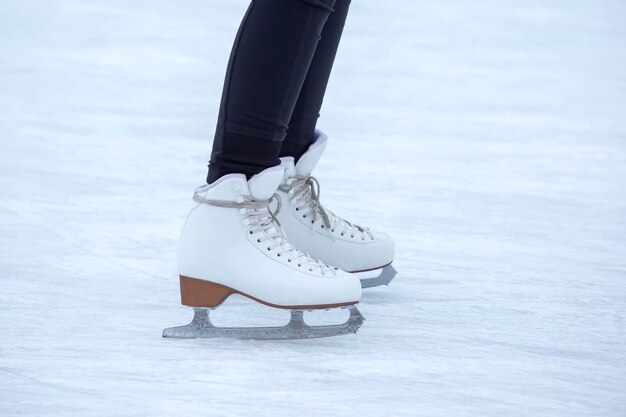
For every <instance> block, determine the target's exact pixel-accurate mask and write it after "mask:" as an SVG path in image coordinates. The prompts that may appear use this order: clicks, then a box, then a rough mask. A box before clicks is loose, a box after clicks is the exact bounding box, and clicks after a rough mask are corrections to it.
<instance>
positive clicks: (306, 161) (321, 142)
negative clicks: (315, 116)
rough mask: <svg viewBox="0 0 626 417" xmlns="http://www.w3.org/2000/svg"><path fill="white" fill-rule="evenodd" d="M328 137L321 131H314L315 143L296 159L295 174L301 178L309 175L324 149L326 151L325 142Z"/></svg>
mask: <svg viewBox="0 0 626 417" xmlns="http://www.w3.org/2000/svg"><path fill="white" fill-rule="evenodd" d="M327 140H328V136H326V134H324V133H323V132H322V131H321V130H316V131H315V142H313V144H312V145H311V146H310V147H309V149H308V150H307V151H306V152H305V153H304V155H302V156H301V157H300V159H298V163H297V164H296V174H297V175H302V176H308V175H311V172H313V169H314V168H315V166H316V165H317V163H318V162H319V160H320V158H321V157H322V154H323V153H324V149H326V142H327Z"/></svg>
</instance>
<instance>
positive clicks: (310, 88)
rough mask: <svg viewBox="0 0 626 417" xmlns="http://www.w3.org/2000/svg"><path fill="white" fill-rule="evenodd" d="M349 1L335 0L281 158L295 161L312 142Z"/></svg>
mask: <svg viewBox="0 0 626 417" xmlns="http://www.w3.org/2000/svg"><path fill="white" fill-rule="evenodd" d="M349 7H350V0H337V1H336V3H335V7H334V10H335V11H334V12H333V13H332V14H331V15H330V17H329V18H328V21H327V22H326V25H324V30H323V31H322V39H320V41H319V43H318V44H317V49H316V50H315V55H314V56H313V61H311V66H310V67H309V72H308V73H307V76H306V79H305V80H304V84H303V85H302V89H301V90H300V95H299V96H298V101H297V103H296V107H295V108H294V111H293V113H292V115H291V119H290V120H289V130H287V136H286V137H285V140H284V141H283V143H282V147H281V149H280V156H281V157H282V156H293V157H294V158H295V160H296V161H297V160H298V158H300V156H302V154H303V153H304V152H306V150H307V149H308V148H309V146H310V145H311V143H313V140H314V136H313V135H314V133H315V125H316V124H317V119H318V117H319V112H320V109H321V108H322V100H323V99H324V93H325V92H326V86H327V85H328V79H329V77H330V72H331V70H332V68H333V63H334V61H335V55H336V54H337V48H338V46H339V40H340V39H341V34H342V32H343V26H344V24H345V21H346V16H347V15H348V8H349Z"/></svg>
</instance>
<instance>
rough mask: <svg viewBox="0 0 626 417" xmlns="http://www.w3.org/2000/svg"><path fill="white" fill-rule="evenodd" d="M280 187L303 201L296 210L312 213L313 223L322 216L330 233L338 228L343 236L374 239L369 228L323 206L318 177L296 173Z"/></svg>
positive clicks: (324, 225) (324, 224)
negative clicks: (351, 221)
mask: <svg viewBox="0 0 626 417" xmlns="http://www.w3.org/2000/svg"><path fill="white" fill-rule="evenodd" d="M279 189H280V190H281V191H284V192H287V193H289V194H290V195H291V196H292V197H293V198H295V199H296V200H298V202H301V203H302V204H301V205H298V206H296V211H298V212H302V216H303V217H304V218H306V217H307V215H311V216H312V217H311V224H314V223H315V222H316V221H317V219H318V218H321V219H322V222H323V224H322V228H327V229H328V231H329V233H334V232H335V230H337V231H339V234H340V235H341V236H345V235H347V234H349V235H350V237H355V235H357V234H359V235H360V237H361V240H365V238H366V237H369V238H370V239H374V234H373V233H372V231H371V230H370V229H369V228H367V227H364V226H359V225H357V224H353V223H350V222H349V221H347V220H346V219H344V218H342V217H339V216H337V215H336V214H334V213H333V212H332V211H330V210H327V209H326V208H324V206H322V204H321V203H320V183H319V181H318V180H317V178H315V177H313V176H311V175H294V176H293V177H290V178H288V179H287V181H286V184H283V185H281V186H280V187H279ZM311 227H312V226H311Z"/></svg>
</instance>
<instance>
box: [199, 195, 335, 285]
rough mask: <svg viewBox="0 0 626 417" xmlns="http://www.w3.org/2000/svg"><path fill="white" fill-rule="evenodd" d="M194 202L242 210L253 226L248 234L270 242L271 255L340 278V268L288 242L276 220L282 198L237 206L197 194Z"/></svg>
mask: <svg viewBox="0 0 626 417" xmlns="http://www.w3.org/2000/svg"><path fill="white" fill-rule="evenodd" d="M193 200H194V201H196V202H198V203H203V204H209V205H212V206H216V207H224V208H238V209H239V211H240V212H241V214H243V215H244V216H245V219H244V223H245V224H247V225H251V226H253V228H252V229H250V231H249V232H248V233H250V234H251V235H253V236H254V237H256V240H257V243H261V242H264V241H268V246H267V251H268V252H272V251H274V250H275V249H276V250H277V251H276V252H275V253H276V256H278V257H283V256H286V257H287V262H289V263H291V262H294V263H296V264H297V265H298V267H303V266H308V270H309V271H310V272H313V271H315V270H317V269H319V271H320V273H321V274H322V275H326V274H330V275H336V271H338V270H337V268H334V267H332V266H328V265H326V264H324V263H322V262H321V261H319V260H317V259H315V258H312V257H310V256H309V255H307V254H305V253H304V252H302V251H300V250H299V249H297V248H295V247H293V246H292V245H291V244H290V243H289V242H288V241H287V238H286V237H285V234H284V232H283V229H282V227H281V225H280V222H279V221H278V219H277V218H276V215H277V214H278V212H279V211H280V208H281V201H280V196H279V195H278V194H274V195H272V197H270V198H269V199H268V200H262V201H255V200H252V199H251V198H249V197H239V198H238V199H237V201H236V202H233V201H223V200H211V199H207V198H204V197H202V196H200V195H199V194H197V193H196V194H194V195H193ZM273 200H275V201H276V203H277V205H276V210H275V211H274V212H272V210H270V207H269V206H270V203H271V202H272V201H273Z"/></svg>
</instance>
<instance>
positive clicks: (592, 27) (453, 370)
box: [0, 0, 626, 417]
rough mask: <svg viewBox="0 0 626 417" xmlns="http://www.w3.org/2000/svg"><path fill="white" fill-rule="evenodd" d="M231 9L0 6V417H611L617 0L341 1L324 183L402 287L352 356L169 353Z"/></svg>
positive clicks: (223, 344)
mask: <svg viewBox="0 0 626 417" xmlns="http://www.w3.org/2000/svg"><path fill="white" fill-rule="evenodd" d="M246 7H247V1H245V0H236V1H234V0H228V1H226V0H224V1H217V0H211V1H208V0H187V1H184V2H183V1H166V0H153V1H147V0H135V1H123V0H108V1H97V0H64V1H61V0H50V1H40V0H3V1H2V2H1V3H0V283H1V287H0V415H2V416H3V417H4V416H18V415H29V416H40V417H44V416H87V417H88V416H176V415H184V416H197V415H202V416H266V415H267V416H282V415H290V416H294V415H295V416H299V417H308V416H324V415H337V416H360V417H361V416H384V415H390V416H445V417H449V416H481V417H483V416H494V417H495V416H497V417H501V416H524V417H529V416H567V417H573V416H585V417H589V416H624V415H626V323H625V320H626V127H625V118H626V117H625V116H626V25H625V24H624V22H625V20H624V19H625V16H626V4H624V2H621V1H618V0H593V1H591V0H590V1H567V0H527V1H523V2H522V1H517V2H516V1H512V0H509V1H496V0H492V1H490V0H476V1H461V0H446V1H424V0H422V1H388V2H384V1H374V0H355V1H354V2H353V5H352V11H351V16H350V18H349V22H348V25H347V27H346V32H345V36H344V40H343V43H342V46H341V49H340V52H339V55H338V59H337V62H336V66H335V70H334V74H333V78H332V80H331V83H330V86H329V91H328V94H327V98H326V100H325V106H324V109H323V114H322V119H321V121H320V126H321V127H323V128H324V129H325V130H326V131H327V132H328V133H329V134H330V136H331V138H330V142H329V147H328V149H327V154H326V156H325V158H324V160H323V161H322V163H321V165H320V166H319V169H318V170H317V172H315V174H316V175H317V176H318V177H319V179H320V181H321V182H322V187H323V188H322V200H323V202H324V203H325V204H326V206H327V207H329V208H331V209H332V210H333V211H335V212H337V213H339V214H343V215H346V216H347V217H349V218H350V219H351V220H356V221H358V222H359V223H363V224H367V225H370V226H372V227H374V228H377V229H384V230H386V231H388V232H390V233H391V234H392V235H394V236H395V238H396V240H397V246H398V254H397V259H396V262H395V263H394V264H395V266H396V269H397V270H398V271H399V272H400V274H399V275H398V277H397V278H396V280H395V281H394V282H393V283H392V285H390V286H389V287H386V288H377V289H372V290H369V291H367V292H366V293H365V295H364V297H363V300H362V303H361V307H360V309H361V311H362V313H363V314H364V315H365V316H366V318H367V321H366V323H365V325H364V327H363V328H362V330H361V331H360V332H359V334H358V335H356V336H344V337H339V338H334V339H323V340H322V339H320V340H312V341H292V342H258V341H257V342H255V341H231V340H188V341H185V340H164V339H162V338H161V330H162V329H163V328H164V327H169V326H173V325H180V324H184V323H186V322H188V321H189V320H190V318H191V311H190V310H189V309H187V308H184V307H182V306H180V304H179V298H178V297H179V294H178V283H177V275H176V261H175V249H176V240H177V235H178V233H179V230H180V228H181V225H182V223H183V221H184V218H185V215H186V213H187V209H188V207H189V205H190V197H191V193H192V190H193V189H194V187H195V186H197V185H199V184H200V183H201V182H202V181H203V178H204V175H205V165H206V161H207V159H208V156H209V150H210V146H211V140H212V134H213V127H214V125H215V119H216V112H217V105H218V103H219V95H220V92H221V88H222V79H223V75H224V70H225V65H226V61H227V58H228V54H229V51H230V46H231V43H232V39H233V37H234V34H235V31H236V29H237V27H238V24H239V20H240V18H241V16H242V15H243V12H244V10H245V8H246ZM259 279H263V274H262V271H259ZM244 315H248V317H246V318H244ZM218 316H219V317H217V319H218V321H220V320H221V322H223V323H231V324H233V323H234V324H255V325H265V324H268V323H270V324H273V323H276V322H280V321H281V320H283V319H285V320H286V316H285V315H284V314H283V313H282V312H278V314H277V312H275V311H268V309H267V308H264V307H259V306H257V305H255V304H252V303H250V302H246V301H245V300H242V299H233V300H231V301H229V302H228V304H227V305H226V306H225V307H224V308H223V309H221V312H220V313H219V314H218ZM336 318H337V317H335V319H336ZM340 318H341V317H339V319H340ZM319 319H320V320H321V318H319ZM324 319H325V320H326V321H328V320H329V319H328V318H327V317H324Z"/></svg>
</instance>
